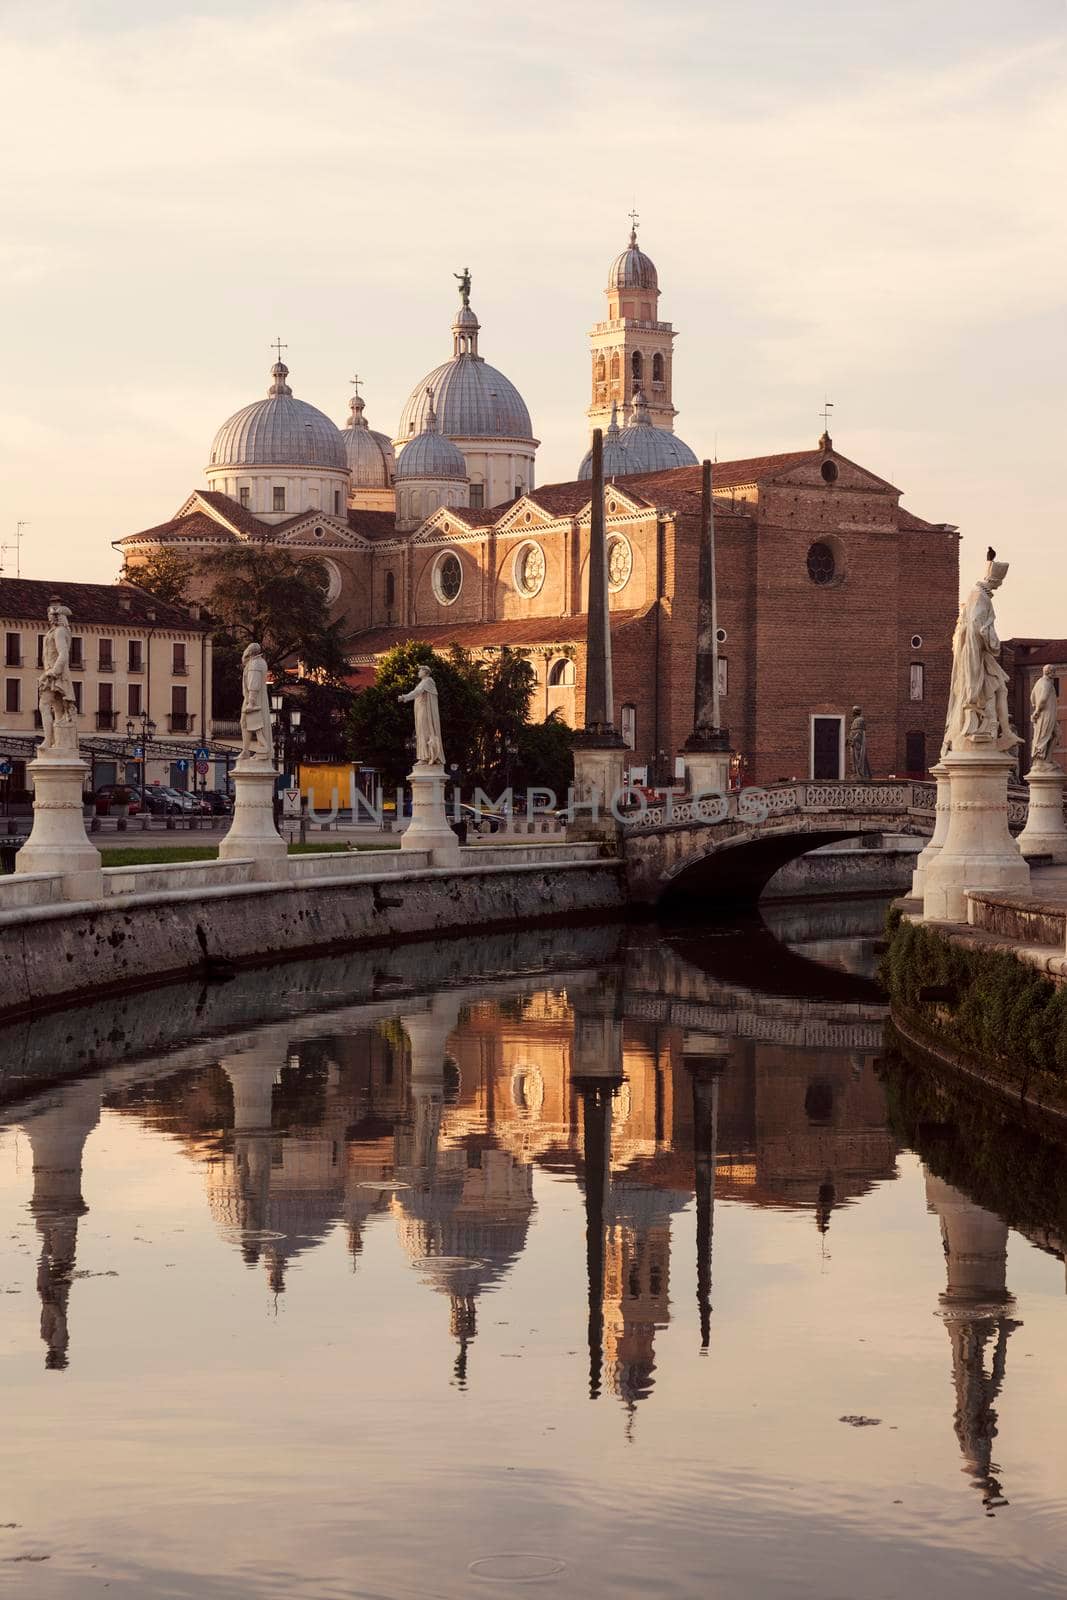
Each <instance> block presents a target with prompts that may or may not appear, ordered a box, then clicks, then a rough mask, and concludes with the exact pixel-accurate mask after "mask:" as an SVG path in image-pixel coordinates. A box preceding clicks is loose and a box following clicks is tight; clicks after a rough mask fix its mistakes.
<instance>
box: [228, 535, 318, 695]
mask: <svg viewBox="0 0 1067 1600" xmlns="http://www.w3.org/2000/svg"><path fill="white" fill-rule="evenodd" d="M197 576H198V577H199V578H201V579H202V581H203V583H204V585H205V595H204V606H205V608H206V610H207V611H209V612H210V614H211V616H212V618H213V620H214V622H215V624H216V627H217V630H218V632H219V633H220V634H224V635H225V636H226V637H227V638H228V639H229V640H230V642H231V643H232V645H233V647H234V648H235V650H236V651H237V654H238V655H240V653H241V652H242V651H243V650H244V648H245V646H246V645H248V644H250V643H251V642H252V641H253V640H256V641H257V643H259V644H260V645H262V647H263V654H264V655H265V656H266V658H267V665H268V667H269V668H270V671H271V676H272V677H274V678H280V677H282V676H284V674H285V671H286V669H287V667H289V666H290V665H291V664H292V663H293V662H295V661H299V662H300V663H301V665H302V666H303V667H304V669H305V671H307V672H309V673H316V674H319V673H321V674H322V675H324V676H325V677H326V678H327V679H333V680H337V679H339V678H342V677H343V676H344V674H345V672H346V671H347V668H348V657H347V654H346V652H345V641H344V635H343V624H342V622H341V621H337V622H331V621H330V617H329V605H328V602H327V600H326V593H327V588H328V578H327V575H326V569H325V567H324V566H323V565H322V563H321V561H316V560H315V558H314V557H313V556H293V555H291V554H290V552H289V551H288V550H285V549H280V548H279V547H278V546H276V545H266V546H265V545H260V544H237V545H230V546H228V547H227V548H226V549H224V550H218V551H215V552H213V553H212V554H211V555H209V556H206V557H204V559H203V560H202V561H201V562H199V563H198V567H197Z"/></svg>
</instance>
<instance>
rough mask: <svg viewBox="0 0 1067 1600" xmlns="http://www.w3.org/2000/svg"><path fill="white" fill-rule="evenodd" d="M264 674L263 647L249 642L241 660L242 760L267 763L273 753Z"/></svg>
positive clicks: (265, 665) (265, 667)
mask: <svg viewBox="0 0 1067 1600" xmlns="http://www.w3.org/2000/svg"><path fill="white" fill-rule="evenodd" d="M267 671H268V668H267V663H266V661H265V659H264V656H263V648H262V646H261V645H258V644H256V643H255V641H253V642H252V643H251V644H250V645H248V647H247V648H246V650H245V653H244V655H243V656H242V657H241V755H240V759H241V760H242V761H269V760H270V759H271V756H272V755H273V753H274V752H273V747H272V739H271V727H270V698H269V694H268V690H267Z"/></svg>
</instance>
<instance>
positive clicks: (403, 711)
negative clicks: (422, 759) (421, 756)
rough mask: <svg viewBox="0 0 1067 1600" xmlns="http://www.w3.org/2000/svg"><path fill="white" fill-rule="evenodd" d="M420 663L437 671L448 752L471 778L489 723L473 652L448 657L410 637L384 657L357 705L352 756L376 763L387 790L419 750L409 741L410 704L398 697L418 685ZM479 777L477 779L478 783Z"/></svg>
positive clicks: (403, 775) (411, 731)
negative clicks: (472, 756) (486, 723)
mask: <svg viewBox="0 0 1067 1600" xmlns="http://www.w3.org/2000/svg"><path fill="white" fill-rule="evenodd" d="M420 666H428V667H430V668H432V670H433V677H434V682H435V684H436V685H437V696H438V700H439V702H440V707H441V735H442V738H443V740H444V746H445V755H446V756H447V758H448V759H449V760H450V761H455V762H457V763H458V765H459V766H460V768H461V769H462V770H463V772H464V775H465V776H470V761H471V755H472V752H473V753H474V757H475V760H476V761H477V759H478V754H477V753H478V750H479V747H480V744H481V738H482V732H483V729H484V725H485V694H484V690H483V689H482V687H481V682H480V674H479V672H478V670H477V667H476V666H475V664H474V663H473V662H472V661H471V658H470V657H469V655H467V654H466V652H465V651H462V650H453V651H452V653H451V655H450V657H449V658H448V659H445V658H444V657H442V656H439V655H437V654H436V653H435V652H434V649H433V646H432V645H428V644H423V643H420V642H419V641H417V640H414V639H412V640H408V642H407V643H406V644H399V645H397V646H396V648H395V649H394V650H390V651H389V653H388V654H387V655H385V656H383V657H382V660H381V662H380V664H379V667H378V677H377V681H376V682H375V683H373V684H372V685H371V686H370V687H369V688H367V689H363V690H362V691H361V692H360V693H359V694H357V696H356V699H355V704H354V705H353V707H352V716H351V724H350V725H351V735H352V754H353V755H354V756H355V757H356V758H357V759H359V760H360V761H362V762H364V763H365V764H366V765H367V766H372V767H376V768H377V769H378V771H379V772H380V773H381V775H382V780H383V782H384V784H385V786H386V788H398V787H400V786H401V785H402V784H403V782H404V779H405V778H406V777H407V775H408V773H409V772H410V770H411V765H412V762H413V761H414V759H415V758H414V753H413V750H412V749H409V747H408V741H409V740H411V739H413V736H414V727H415V724H414V720H413V718H412V714H411V707H410V706H402V705H400V704H399V702H398V700H397V696H398V695H401V694H407V693H409V692H410V690H412V689H413V688H414V687H415V682H416V679H417V678H418V669H419V667H420ZM477 776H480V773H479V774H477V775H476V776H475V781H477Z"/></svg>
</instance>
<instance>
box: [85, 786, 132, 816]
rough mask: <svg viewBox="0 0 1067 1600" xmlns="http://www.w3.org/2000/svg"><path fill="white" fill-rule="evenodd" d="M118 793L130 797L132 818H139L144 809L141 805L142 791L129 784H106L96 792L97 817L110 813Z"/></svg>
mask: <svg viewBox="0 0 1067 1600" xmlns="http://www.w3.org/2000/svg"><path fill="white" fill-rule="evenodd" d="M116 792H117V793H118V794H120V795H124V796H125V795H128V796H129V802H130V812H129V814H130V816H131V817H136V816H138V815H139V814H140V812H141V811H142V809H143V807H142V805H141V796H140V791H139V790H137V789H135V788H133V787H131V785H130V784H128V783H105V784H104V785H103V786H102V787H101V788H99V789H98V790H97V791H96V794H95V796H94V797H93V799H94V804H95V806H96V814H97V816H98V817H106V816H107V814H108V812H109V811H110V810H111V807H112V804H113V803H114V799H115V794H116Z"/></svg>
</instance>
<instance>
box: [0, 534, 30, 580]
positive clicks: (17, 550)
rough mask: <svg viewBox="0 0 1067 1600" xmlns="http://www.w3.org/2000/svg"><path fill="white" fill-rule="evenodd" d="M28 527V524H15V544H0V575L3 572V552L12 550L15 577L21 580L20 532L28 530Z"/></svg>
mask: <svg viewBox="0 0 1067 1600" xmlns="http://www.w3.org/2000/svg"><path fill="white" fill-rule="evenodd" d="M28 527H29V523H28V522H16V524H15V542H14V544H0V573H2V572H3V570H4V552H5V551H6V550H14V552H15V576H16V578H21V577H22V530H23V528H28Z"/></svg>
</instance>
